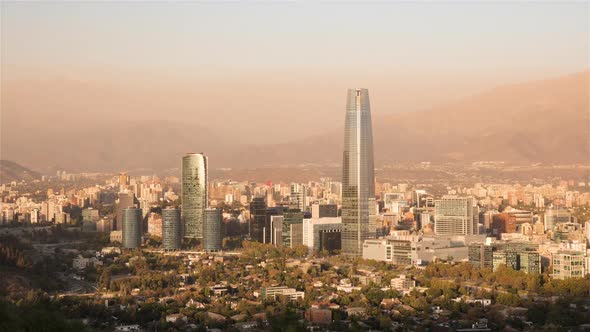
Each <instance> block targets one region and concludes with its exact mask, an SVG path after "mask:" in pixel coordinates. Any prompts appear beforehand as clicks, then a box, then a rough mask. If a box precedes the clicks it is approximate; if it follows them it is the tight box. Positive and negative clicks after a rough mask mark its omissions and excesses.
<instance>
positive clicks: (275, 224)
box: [270, 215, 284, 246]
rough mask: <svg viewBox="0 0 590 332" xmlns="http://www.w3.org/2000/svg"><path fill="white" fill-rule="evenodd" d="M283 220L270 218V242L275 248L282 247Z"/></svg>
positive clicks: (281, 218)
mask: <svg viewBox="0 0 590 332" xmlns="http://www.w3.org/2000/svg"><path fill="white" fill-rule="evenodd" d="M283 218H284V216H279V215H276V216H270V229H271V232H270V242H271V243H272V244H274V245H275V246H282V245H283Z"/></svg>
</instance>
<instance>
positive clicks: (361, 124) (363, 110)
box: [342, 89, 375, 256]
mask: <svg viewBox="0 0 590 332" xmlns="http://www.w3.org/2000/svg"><path fill="white" fill-rule="evenodd" d="M344 130H345V131H344V155H343V161H342V224H343V225H342V226H343V229H342V253H344V254H349V255H358V256H360V255H362V248H363V241H364V240H366V239H369V238H372V237H374V236H375V226H374V220H373V218H371V215H372V214H373V213H372V212H374V211H373V210H374V206H373V205H374V204H375V169H374V164H373V129H372V127H371V107H370V105H369V91H368V90H367V89H349V90H348V96H347V103H346V121H345V127H344ZM373 217H374V216H373ZM372 224H373V225H372Z"/></svg>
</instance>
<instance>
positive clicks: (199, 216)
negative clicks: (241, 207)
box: [182, 153, 208, 239]
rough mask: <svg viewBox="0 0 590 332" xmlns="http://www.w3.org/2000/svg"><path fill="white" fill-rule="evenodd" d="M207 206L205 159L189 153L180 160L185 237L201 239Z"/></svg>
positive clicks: (200, 154) (199, 154)
mask: <svg viewBox="0 0 590 332" xmlns="http://www.w3.org/2000/svg"><path fill="white" fill-rule="evenodd" d="M207 204H208V202H207V157H205V155H203V154H202V153H189V154H187V155H186V156H184V157H183V158H182V217H183V218H184V236H185V237H187V238H194V239H200V238H203V218H204V217H203V214H204V211H205V209H206V208H207Z"/></svg>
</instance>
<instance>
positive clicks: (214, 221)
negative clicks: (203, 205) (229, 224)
mask: <svg viewBox="0 0 590 332" xmlns="http://www.w3.org/2000/svg"><path fill="white" fill-rule="evenodd" d="M221 223H222V218H221V210H219V209H205V214H204V224H203V235H204V238H203V247H204V248H205V251H207V252H211V251H219V250H221V241H222V236H221Z"/></svg>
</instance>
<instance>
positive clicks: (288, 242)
mask: <svg viewBox="0 0 590 332" xmlns="http://www.w3.org/2000/svg"><path fill="white" fill-rule="evenodd" d="M282 225H283V231H282V232H281V235H282V237H283V240H282V244H283V246H285V247H289V248H293V247H295V246H297V245H300V244H303V212H301V210H299V209H289V210H287V211H285V213H284V214H283V222H282Z"/></svg>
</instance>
